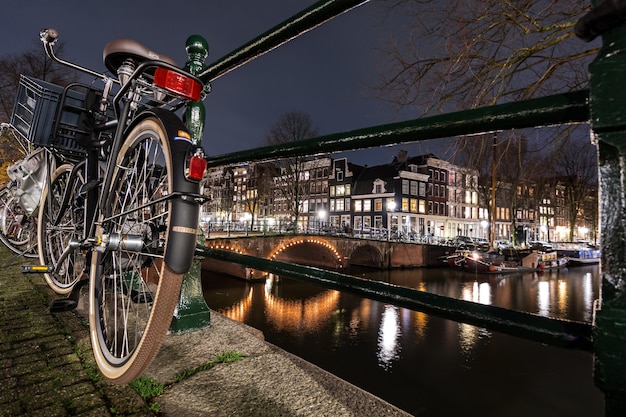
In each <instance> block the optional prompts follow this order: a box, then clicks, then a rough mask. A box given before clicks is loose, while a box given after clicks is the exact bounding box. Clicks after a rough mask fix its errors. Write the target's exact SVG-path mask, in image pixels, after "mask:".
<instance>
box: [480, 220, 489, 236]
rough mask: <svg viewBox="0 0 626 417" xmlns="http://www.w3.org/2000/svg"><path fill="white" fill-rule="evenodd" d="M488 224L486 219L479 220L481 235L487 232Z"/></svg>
mask: <svg viewBox="0 0 626 417" xmlns="http://www.w3.org/2000/svg"><path fill="white" fill-rule="evenodd" d="M488 226H489V222H488V221H487V220H481V221H480V227H482V228H483V237H485V235H486V234H487V227H488Z"/></svg>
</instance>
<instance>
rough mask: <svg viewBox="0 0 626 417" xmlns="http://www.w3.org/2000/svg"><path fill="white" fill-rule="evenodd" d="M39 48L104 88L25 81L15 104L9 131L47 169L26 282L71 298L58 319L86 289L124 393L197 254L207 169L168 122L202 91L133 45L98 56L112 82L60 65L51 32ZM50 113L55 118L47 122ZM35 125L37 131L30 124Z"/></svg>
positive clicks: (108, 362)
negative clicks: (19, 135)
mask: <svg viewBox="0 0 626 417" xmlns="http://www.w3.org/2000/svg"><path fill="white" fill-rule="evenodd" d="M40 37H41V41H42V42H43V45H44V49H45V51H46V54H47V55H48V56H49V57H50V58H51V59H52V60H53V61H55V62H57V63H59V64H62V65H66V66H69V67H71V68H74V69H76V70H78V71H81V72H83V73H85V74H87V75H89V76H92V77H95V79H96V80H99V82H102V84H103V86H102V88H96V87H94V86H93V83H92V84H91V85H86V84H81V83H72V84H69V85H68V86H66V87H65V88H60V87H58V86H54V85H50V84H48V83H45V82H41V81H39V80H33V79H28V78H26V77H22V78H23V80H22V81H23V85H22V83H21V85H20V88H21V89H22V90H26V91H27V93H26V94H22V95H20V94H21V93H18V100H17V103H16V111H15V112H14V117H13V120H12V122H14V123H13V125H14V126H15V127H16V129H18V130H19V131H22V132H23V133H24V135H25V136H26V137H28V139H29V140H30V141H32V142H34V143H36V144H38V145H39V146H42V147H44V148H45V149H46V155H47V156H48V166H49V167H54V168H51V170H52V173H51V174H50V175H48V176H47V180H46V184H45V186H44V187H43V191H42V194H41V202H40V209H39V212H38V219H37V241H38V252H39V260H40V265H33V266H25V267H24V272H40V273H44V276H45V278H46V281H47V282H48V284H49V285H50V287H51V288H52V289H53V290H54V291H55V292H57V293H58V294H64V295H69V296H68V297H67V298H64V299H61V300H57V303H56V304H54V305H53V308H54V309H55V310H57V311H58V310H68V309H72V308H74V307H75V306H76V299H77V297H78V294H79V292H80V288H81V287H82V286H83V285H84V284H85V283H89V327H90V334H91V344H92V347H93V351H94V356H95V359H96V363H97V364H98V367H99V369H100V370H101V372H102V374H103V375H104V376H105V377H106V378H107V379H109V380H110V381H112V382H114V383H126V382H130V381H131V380H133V379H135V378H136V377H138V376H139V375H141V373H143V371H144V370H145V369H146V368H147V367H148V366H149V364H150V363H151V362H152V360H153V359H154V357H155V356H156V354H157V352H158V350H159V348H160V346H161V344H162V342H163V340H164V338H165V335H166V333H167V330H168V328H169V325H170V322H171V319H172V316H173V311H174V309H175V307H176V305H177V302H178V298H179V293H180V288H181V283H182V279H183V274H184V273H185V272H187V271H188V270H189V268H190V266H191V263H192V259H193V255H194V252H195V246H196V238H197V229H198V223H199V210H200V204H201V203H203V202H204V197H203V196H202V195H201V192H200V181H201V180H202V179H203V177H204V172H205V169H206V159H205V154H204V151H203V150H202V148H201V146H200V145H199V143H197V142H199V139H196V141H194V140H192V137H191V134H190V133H189V130H188V129H187V128H186V127H185V125H184V123H183V122H182V120H181V118H180V117H179V116H178V115H177V114H176V112H177V111H179V110H181V109H184V108H185V107H186V106H187V105H188V104H189V103H192V102H196V101H199V100H201V99H203V98H204V95H205V94H206V92H207V91H206V89H205V86H204V84H203V83H202V81H201V80H200V79H198V78H197V77H195V76H193V75H192V74H190V73H189V72H187V71H185V70H183V69H180V68H178V67H177V66H176V64H175V63H174V61H173V60H171V59H170V58H168V57H166V56H163V55H158V54H155V53H154V52H152V51H150V50H149V49H148V48H146V47H145V46H143V45H142V44H140V43H138V42H136V41H133V40H117V41H113V42H110V43H109V44H108V45H107V46H106V47H105V49H104V63H105V66H106V67H107V69H108V70H109V71H110V72H111V73H112V74H117V76H108V75H106V74H104V73H99V72H95V71H92V70H90V69H88V68H84V67H81V66H79V65H76V64H73V63H70V62H67V61H65V60H62V59H60V58H59V57H57V56H56V55H55V53H54V48H53V46H54V43H55V42H56V40H57V39H58V33H57V31H56V30H54V29H48V30H44V31H42V32H41V36H40ZM94 83H95V81H94ZM32 84H35V86H33V85H32ZM29 86H30V88H31V90H32V91H30V93H37V91H40V90H41V91H40V92H41V94H40V95H37V94H29V92H28V87H29ZM22 87H24V88H22ZM22 92H23V91H22ZM55 92H56V94H53V93H55ZM23 95H25V96H27V97H26V98H23V97H22V96H23ZM49 97H50V98H49ZM33 98H35V102H37V101H39V103H35V104H34V106H32V104H33V103H32V101H33ZM48 98H49V99H48ZM29 100H30V101H29ZM22 105H23V106H22ZM28 105H31V107H32V108H29V109H27V110H32V112H31V113H32V114H31V113H28V112H26V111H25V107H28ZM37 106H40V107H42V108H44V109H43V110H42V109H39V110H40V111H39V110H38V109H37ZM50 106H54V107H56V110H55V111H53V112H52V113H53V114H54V117H48V118H47V119H46V117H47V116H44V115H43V114H44V113H45V114H48V113H50V112H46V111H45V110H49V109H45V107H50ZM26 113H28V114H27V117H22V116H23V114H26ZM33 114H35V115H37V114H38V115H39V117H40V118H41V120H38V121H37V123H35V121H34V119H33V121H32V122H31V123H28V119H29V117H31V116H32V115H33ZM44 119H45V122H42V120H44Z"/></svg>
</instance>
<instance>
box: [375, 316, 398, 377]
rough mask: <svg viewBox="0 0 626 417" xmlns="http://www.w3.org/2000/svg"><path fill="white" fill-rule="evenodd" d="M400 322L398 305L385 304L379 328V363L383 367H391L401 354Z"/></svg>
mask: <svg viewBox="0 0 626 417" xmlns="http://www.w3.org/2000/svg"><path fill="white" fill-rule="evenodd" d="M400 333H401V330H400V323H399V320H398V307H396V306H392V305H385V311H384V312H383V317H382V319H381V323H380V327H379V328H378V355H377V356H378V363H379V364H380V366H381V367H382V368H383V369H391V367H392V366H393V365H392V363H393V361H394V360H395V359H397V358H398V357H399V355H400V345H399V344H398V339H399V337H400Z"/></svg>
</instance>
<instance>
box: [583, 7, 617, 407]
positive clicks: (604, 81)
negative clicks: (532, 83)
mask: <svg viewBox="0 0 626 417" xmlns="http://www.w3.org/2000/svg"><path fill="white" fill-rule="evenodd" d="M594 3H600V2H599V1H598V2H595V1H594ZM605 3H607V4H608V3H609V2H608V1H606V2H605ZM613 3H616V4H617V3H619V2H613ZM622 3H624V2H622ZM607 4H605V5H603V6H606V5H607ZM596 12H597V10H596ZM593 13H595V12H593ZM618 15H619V13H615V12H611V13H608V14H605V15H604V16H602V17H601V18H597V17H593V19H591V18H590V16H592V14H591V13H590V14H589V15H587V16H586V17H585V18H583V19H581V22H579V25H580V24H581V23H584V19H590V20H593V22H589V21H587V22H586V23H585V24H583V25H580V26H581V28H583V29H584V28H587V29H589V28H590V27H592V26H593V27H595V29H594V30H591V33H594V35H597V34H599V33H602V32H603V33H602V48H601V50H600V52H599V53H598V55H597V57H596V58H595V60H594V61H593V62H592V63H591V65H590V66H589V75H590V95H589V98H590V100H589V105H590V112H591V127H592V131H593V133H592V138H593V140H594V141H596V142H597V148H598V164H599V171H598V172H599V173H598V180H599V187H600V190H599V191H600V195H599V197H600V228H601V241H602V262H601V267H600V268H601V269H600V271H601V276H602V289H601V299H600V300H599V303H598V305H597V307H596V311H595V319H594V335H593V339H594V350H595V358H594V380H595V384H596V386H597V387H598V388H600V389H601V390H602V391H603V392H604V395H605V415H606V416H607V417H616V416H624V415H626V250H625V242H626V239H625V238H626V207H625V203H624V202H625V199H626V186H625V182H624V181H625V178H626V165H625V164H624V162H625V161H626V158H625V157H626V79H624V71H625V70H626V25H624V24H621V25H618V26H616V27H614V28H613V29H608V30H607V28H606V25H607V24H608V23H611V22H615V21H616V20H615V19H617V18H618ZM618 24H619V23H618ZM611 25H612V26H614V25H613V24H612V23H611ZM577 26H578V25H577ZM598 29H600V30H598ZM605 30H606V31H605ZM588 33H589V32H588ZM577 34H578V35H579V36H581V34H580V33H579V32H577ZM581 37H583V38H585V37H584V36H581ZM589 39H591V38H590V37H587V40H589Z"/></svg>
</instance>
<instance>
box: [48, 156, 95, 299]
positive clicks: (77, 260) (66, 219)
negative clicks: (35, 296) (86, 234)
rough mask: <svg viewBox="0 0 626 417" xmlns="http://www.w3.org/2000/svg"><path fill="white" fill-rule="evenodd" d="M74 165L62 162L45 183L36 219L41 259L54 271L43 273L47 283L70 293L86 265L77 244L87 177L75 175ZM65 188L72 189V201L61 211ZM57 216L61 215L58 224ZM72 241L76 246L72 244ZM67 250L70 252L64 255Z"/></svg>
mask: <svg viewBox="0 0 626 417" xmlns="http://www.w3.org/2000/svg"><path fill="white" fill-rule="evenodd" d="M73 169H74V166H73V165H72V164H63V165H61V166H59V167H58V168H57V169H56V170H54V172H53V173H52V175H51V176H50V184H46V185H45V186H44V189H43V191H42V194H41V201H42V204H41V207H40V209H39V217H38V219H37V244H38V249H39V262H40V263H41V265H46V266H48V267H50V268H53V270H54V271H53V272H46V273H44V277H45V279H46V282H47V284H48V286H49V287H50V288H51V289H52V290H53V291H54V292H56V293H57V294H59V295H66V294H69V293H70V292H71V291H72V288H73V287H74V284H76V282H78V280H79V279H80V277H81V275H82V273H83V272H84V269H85V258H84V254H83V252H82V251H81V250H80V247H78V244H79V243H80V242H81V240H82V239H83V229H84V218H83V217H84V212H83V210H84V209H83V204H82V202H78V201H77V200H79V196H78V193H79V191H80V189H81V187H82V185H83V184H84V183H85V180H84V175H83V173H82V172H81V171H77V172H76V174H75V175H73V176H72V170H73ZM51 190H52V191H51ZM66 190H68V192H69V193H70V194H69V204H68V205H67V207H66V208H65V209H63V211H62V212H61V206H62V199H63V196H64V194H65V192H66ZM55 219H58V222H56V223H57V224H55ZM72 241H73V242H74V247H70V242H72ZM66 250H69V251H70V252H69V254H68V255H67V256H66V257H65V258H63V259H62V254H63V252H64V251H66ZM59 262H60V263H61V264H60V265H59Z"/></svg>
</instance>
